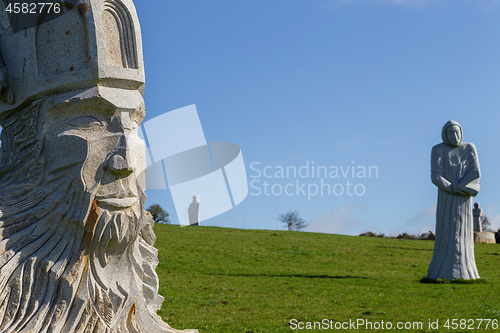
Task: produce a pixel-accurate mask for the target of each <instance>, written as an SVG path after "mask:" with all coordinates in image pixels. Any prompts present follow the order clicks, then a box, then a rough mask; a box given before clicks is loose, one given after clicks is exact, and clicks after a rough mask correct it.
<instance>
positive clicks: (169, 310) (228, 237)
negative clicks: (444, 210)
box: [155, 225, 500, 333]
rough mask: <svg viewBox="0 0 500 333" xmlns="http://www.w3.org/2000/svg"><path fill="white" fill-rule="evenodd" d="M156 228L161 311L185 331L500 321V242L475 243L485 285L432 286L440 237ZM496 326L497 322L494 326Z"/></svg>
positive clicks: (259, 332)
mask: <svg viewBox="0 0 500 333" xmlns="http://www.w3.org/2000/svg"><path fill="white" fill-rule="evenodd" d="M155 232H156V235H157V237H158V239H157V241H156V245H155V246H156V247H157V248H158V250H159V259H160V263H159V265H158V268H157V272H158V275H159V278H160V294H161V295H163V296H164V297H165V302H164V303H163V307H162V309H161V310H160V311H159V312H158V314H159V315H161V316H162V318H163V319H164V320H165V321H166V322H168V323H169V324H170V325H171V326H172V327H175V328H178V329H186V328H197V329H199V331H200V332H209V333H216V332H224V333H226V332H230V333H246V332H253V333H273V332H293V331H294V330H292V329H291V327H290V320H291V319H296V320H297V321H301V322H304V323H306V322H315V321H316V322H321V321H322V320H323V319H332V320H334V321H332V323H333V324H332V325H334V324H335V323H336V322H339V324H337V325H340V324H341V323H342V322H345V321H349V319H351V320H353V321H355V320H357V319H364V320H367V321H370V322H372V324H373V323H375V322H379V324H380V322H381V321H382V320H383V321H384V323H387V322H391V324H392V325H393V327H394V328H395V325H396V324H397V322H422V323H423V329H417V328H416V327H417V326H415V328H416V329H413V328H411V329H407V330H405V329H401V330H398V329H393V330H392V331H393V332H395V331H397V332H448V331H449V332H471V331H474V332H483V331H486V330H484V327H485V323H486V322H483V323H481V325H482V326H481V328H480V329H477V327H478V325H479V321H476V322H474V325H473V326H471V324H472V321H469V322H467V323H466V326H467V327H469V328H464V327H466V326H463V325H462V329H461V328H460V326H458V329H455V330H453V329H450V330H448V329H446V328H444V327H443V325H444V324H445V322H446V320H447V319H497V320H500V302H499V300H500V274H499V273H500V244H488V245H487V244H476V247H475V255H476V263H477V267H478V271H479V274H480V276H481V278H483V280H484V282H485V283H477V284H455V283H454V284H426V283H420V280H421V279H422V278H423V277H425V276H426V273H427V267H428V265H429V263H430V260H431V258H432V249H433V246H434V242H433V241H415V240H399V239H382V238H374V237H351V236H339V235H330V234H317V233H305V232H288V231H268V230H240V229H226V228H210V227H184V228H181V227H179V226H169V225H156V226H155ZM429 319H430V320H431V321H432V322H435V321H436V320H439V322H438V324H439V329H438V330H431V329H429V328H428V327H427V326H428V323H429ZM457 323H458V324H459V325H460V322H459V321H457ZM462 323H463V322H462ZM450 324H451V322H450ZM375 325H376V324H375ZM365 327H366V326H363V329H358V330H352V329H351V330H342V329H341V330H335V329H333V330H319V329H316V330H306V329H304V330H295V331H296V332H328V331H332V332H333V331H337V332H357V331H360V332H361V331H367V330H365ZM471 327H474V329H471ZM498 330H500V328H497V329H496V330H491V324H490V329H488V330H487V331H498ZM368 331H370V330H368ZM377 331H378V332H383V331H386V330H382V329H379V330H377ZM389 331H390V330H389Z"/></svg>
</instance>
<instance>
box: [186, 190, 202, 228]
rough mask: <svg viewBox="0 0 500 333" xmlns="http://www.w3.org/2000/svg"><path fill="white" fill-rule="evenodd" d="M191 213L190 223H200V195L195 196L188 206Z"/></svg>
mask: <svg viewBox="0 0 500 333" xmlns="http://www.w3.org/2000/svg"><path fill="white" fill-rule="evenodd" d="M188 214H189V224H190V225H200V196H199V195H195V196H193V202H191V204H190V205H189V208H188Z"/></svg>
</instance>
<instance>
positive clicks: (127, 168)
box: [109, 154, 135, 176]
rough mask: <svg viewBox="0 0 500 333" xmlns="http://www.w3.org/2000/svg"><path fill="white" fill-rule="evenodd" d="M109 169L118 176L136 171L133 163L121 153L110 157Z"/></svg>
mask: <svg viewBox="0 0 500 333" xmlns="http://www.w3.org/2000/svg"><path fill="white" fill-rule="evenodd" d="M109 169H110V170H111V172H112V173H113V174H115V175H117V176H128V175H129V174H131V173H132V172H134V171H135V168H134V167H133V165H132V163H130V162H127V160H126V159H125V158H123V157H122V156H121V155H119V154H114V155H113V156H112V157H111V158H110V159H109Z"/></svg>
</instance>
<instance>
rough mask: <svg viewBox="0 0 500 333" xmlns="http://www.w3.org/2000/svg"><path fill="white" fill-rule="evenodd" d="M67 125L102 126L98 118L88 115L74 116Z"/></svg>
mask: <svg viewBox="0 0 500 333" xmlns="http://www.w3.org/2000/svg"><path fill="white" fill-rule="evenodd" d="M68 125H70V126H73V127H76V128H98V127H103V126H104V124H103V123H102V122H101V121H100V120H99V119H97V118H94V117H89V116H85V117H78V118H75V119H73V120H71V121H70V122H69V123H68Z"/></svg>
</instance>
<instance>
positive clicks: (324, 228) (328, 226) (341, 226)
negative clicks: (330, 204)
mask: <svg viewBox="0 0 500 333" xmlns="http://www.w3.org/2000/svg"><path fill="white" fill-rule="evenodd" d="M364 207H365V204H351V205H343V206H341V207H340V208H338V209H335V210H332V211H330V212H327V213H324V214H321V215H319V216H316V217H314V218H313V219H312V220H311V221H310V222H309V226H308V227H307V228H306V229H305V231H312V232H323V233H330V234H344V235H356V234H359V230H360V228H362V227H363V226H362V221H361V220H360V219H359V218H358V217H357V213H358V212H359V211H361V210H363V208H364ZM365 231H366V230H365Z"/></svg>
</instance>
